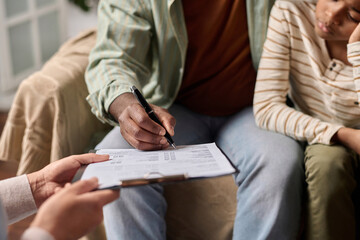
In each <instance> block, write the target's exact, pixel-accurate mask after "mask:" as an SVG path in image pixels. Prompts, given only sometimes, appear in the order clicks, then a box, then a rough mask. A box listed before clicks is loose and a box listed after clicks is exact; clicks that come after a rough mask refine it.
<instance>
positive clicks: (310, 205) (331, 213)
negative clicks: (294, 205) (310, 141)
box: [305, 144, 359, 240]
mask: <svg viewBox="0 0 360 240" xmlns="http://www.w3.org/2000/svg"><path fill="white" fill-rule="evenodd" d="M358 161H359V160H358V155H357V154H355V153H354V152H353V151H351V150H349V149H347V148H346V147H344V146H340V145H333V146H328V145H322V144H315V145H311V146H307V147H306V151H305V176H306V182H307V184H308V186H307V196H308V201H307V208H306V209H307V211H306V225H305V236H306V239H321V240H326V239H355V231H356V227H355V207H354V203H353V198H352V197H353V193H354V190H355V188H356V175H357V173H356V172H357V171H358V170H357V168H358Z"/></svg>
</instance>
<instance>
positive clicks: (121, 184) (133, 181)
mask: <svg viewBox="0 0 360 240" xmlns="http://www.w3.org/2000/svg"><path fill="white" fill-rule="evenodd" d="M205 148H206V150H207V148H209V149H210V150H211V151H214V152H215V153H216V154H217V155H216V154H215V155H216V157H214V158H212V161H214V163H215V162H216V163H217V164H219V165H224V166H225V167H224V169H222V170H221V171H218V172H216V173H215V172H214V173H211V174H209V173H208V172H204V173H196V174H194V173H192V172H191V170H194V169H193V167H194V168H195V170H198V171H200V172H201V171H202V170H201V169H202V168H197V169H196V167H199V166H198V165H199V163H197V159H196V157H197V156H200V155H196V154H201V153H202V152H200V153H197V152H196V151H200V150H198V149H202V150H203V149H205ZM187 149H190V150H189V152H190V154H194V155H195V156H192V155H189V156H190V158H191V157H194V160H193V161H192V162H191V161H190V165H189V166H187V167H188V170H189V169H190V170H189V172H190V173H189V172H187V171H182V172H181V173H180V174H179V173H177V174H169V173H164V172H161V171H149V172H146V173H145V174H143V175H140V176H138V177H134V178H127V179H119V180H115V181H109V182H105V183H104V182H103V183H102V182H101V179H100V177H98V178H99V182H100V186H99V188H98V189H97V190H105V189H120V188H127V187H136V186H141V185H148V184H154V183H160V184H162V183H173V182H179V181H187V180H196V179H204V178H210V177H220V176H224V175H230V174H233V173H237V172H239V171H238V169H236V167H235V166H234V165H233V164H232V162H231V161H230V160H229V159H228V157H227V156H226V155H225V154H224V153H223V152H222V150H221V149H220V148H218V147H217V146H216V144H215V143H210V144H197V145H188V146H179V147H178V148H177V150H171V149H168V150H159V151H152V152H151V151H150V152H149V151H146V152H144V151H139V150H136V149H118V150H113V151H115V152H116V151H119V152H122V151H125V152H127V151H129V152H130V153H131V154H138V155H137V156H139V157H141V156H143V155H145V154H153V155H154V154H160V155H161V154H167V153H170V154H171V152H172V151H185V152H186V151H187ZM210 150H209V151H210ZM90 152H95V153H96V151H95V150H91V151H90ZM105 152H106V150H105ZM172 153H173V154H180V152H172ZM207 154H208V152H207ZM123 159H126V157H124V158H123ZM199 159H201V157H199ZM179 161H180V160H179ZM110 163H111V162H108V163H107V162H102V163H95V164H99V166H103V165H104V164H105V165H106V164H110ZM166 163H167V162H166ZM168 164H169V165H171V164H174V162H173V163H168ZM191 164H193V165H191ZM90 165H94V164H90ZM90 165H85V166H82V167H80V169H79V170H78V171H77V172H76V174H75V176H74V178H73V181H72V182H75V181H78V180H80V179H82V178H83V175H84V173H85V172H86V171H87V168H88V167H89V166H90ZM204 166H206V164H204ZM91 167H92V169H93V170H92V171H93V175H91V174H90V175H89V174H88V176H87V178H89V177H92V176H96V167H95V166H91ZM125 167H126V165H125ZM189 167H190V168H189ZM94 169H95V173H94ZM111 173H113V172H111ZM85 175H86V174H85ZM96 177H97V176H96Z"/></svg>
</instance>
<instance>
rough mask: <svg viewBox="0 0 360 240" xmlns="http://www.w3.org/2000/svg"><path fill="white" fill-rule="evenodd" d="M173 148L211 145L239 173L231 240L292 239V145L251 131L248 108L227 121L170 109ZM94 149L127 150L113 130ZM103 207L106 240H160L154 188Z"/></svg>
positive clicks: (295, 152)
mask: <svg viewBox="0 0 360 240" xmlns="http://www.w3.org/2000/svg"><path fill="white" fill-rule="evenodd" d="M169 111H170V113H171V114H172V115H173V116H174V117H175V118H176V121H177V122H176V127H175V136H174V141H175V143H176V144H177V145H183V144H197V143H207V142H214V141H215V142H216V144H217V145H218V146H219V147H220V148H221V149H222V150H223V151H224V152H225V154H226V155H227V156H228V157H229V159H230V160H231V161H232V162H233V164H234V165H235V166H236V167H237V168H238V169H239V170H240V172H239V173H238V174H236V176H235V181H236V183H237V185H238V191H237V214H236V219H235V225H234V232H233V238H234V239H246V240H248V239H251V240H254V239H277V240H278V239H295V238H296V236H297V234H298V231H299V228H300V212H301V199H302V193H303V185H304V184H303V183H304V166H303V149H302V147H301V146H300V144H299V143H298V142H296V141H295V140H293V139H291V138H289V137H286V136H284V135H281V134H277V133H273V132H268V131H264V130H261V129H259V128H257V126H256V125H255V121H254V117H253V113H252V108H251V107H249V108H246V109H244V110H242V111H240V112H239V113H237V114H235V115H233V116H230V117H210V116H205V115H200V114H197V113H194V112H191V111H190V110H188V109H186V108H184V107H182V106H179V105H173V106H172V107H171V108H170V109H169ZM97 148H131V146H130V145H129V144H128V143H127V142H126V141H125V140H124V139H123V138H122V136H121V134H120V129H119V128H118V127H116V128H114V129H113V130H112V131H111V132H110V133H109V134H108V135H107V136H106V137H105V138H104V140H103V141H102V142H101V143H100V144H99V145H98V146H97ZM120 195H121V197H120V198H119V199H118V200H117V201H115V202H113V203H111V204H108V205H107V206H105V208H104V219H105V228H106V233H107V237H108V239H109V240H112V239H137V240H141V239H156V240H159V239H166V225H165V221H164V216H165V212H166V207H167V205H166V201H165V199H164V197H163V188H162V186H160V185H151V186H150V185H149V186H142V187H134V188H127V189H122V190H121V194H120Z"/></svg>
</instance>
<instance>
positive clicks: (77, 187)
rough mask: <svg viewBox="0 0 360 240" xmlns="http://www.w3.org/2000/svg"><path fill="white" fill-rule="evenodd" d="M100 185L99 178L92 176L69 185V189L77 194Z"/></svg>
mask: <svg viewBox="0 0 360 240" xmlns="http://www.w3.org/2000/svg"><path fill="white" fill-rule="evenodd" d="M98 186H99V183H98V179H97V178H95V177H94V178H90V179H87V180H80V181H77V182H76V183H74V184H72V185H71V186H70V187H68V189H67V190H68V191H71V192H74V193H75V194H82V193H85V192H90V191H91V190H94V189H95V188H97V187H98Z"/></svg>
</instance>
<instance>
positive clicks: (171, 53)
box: [85, 0, 275, 125]
mask: <svg viewBox="0 0 360 240" xmlns="http://www.w3.org/2000/svg"><path fill="white" fill-rule="evenodd" d="M274 2H275V0H246V4H247V19H248V29H249V38H250V46H251V53H252V59H253V64H254V66H255V68H256V69H257V66H258V64H259V59H260V56H261V52H262V45H263V42H264V40H265V37H266V29H267V22H268V17H269V13H270V10H271V6H272V5H273V3H274ZM187 43H188V38H187V32H186V25H185V20H184V15H183V10H182V4H181V0H137V1H130V0H103V1H100V4H99V9H98V33H97V42H96V45H95V47H94V49H93V50H92V52H91V53H90V57H89V65H88V68H87V71H86V74H85V78H86V83H87V86H88V89H89V96H88V97H87V100H88V102H89V104H90V105H91V109H92V112H93V113H94V114H95V115H96V116H97V117H98V118H99V119H100V120H101V121H103V122H107V123H110V124H111V125H117V122H116V121H114V120H113V119H112V117H111V115H110V114H109V113H108V109H109V106H110V104H111V103H112V102H113V101H114V100H115V98H116V97H118V96H119V95H120V94H122V93H125V92H129V91H130V87H131V86H132V85H135V86H136V87H137V88H139V89H141V90H142V92H143V94H144V96H145V98H147V100H148V101H149V102H150V103H153V104H156V105H158V106H161V107H164V108H168V107H170V106H171V104H172V103H173V102H174V100H175V98H176V95H177V93H178V90H179V88H180V85H181V81H182V78H183V73H184V67H185V59H186V49H187Z"/></svg>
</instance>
